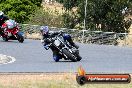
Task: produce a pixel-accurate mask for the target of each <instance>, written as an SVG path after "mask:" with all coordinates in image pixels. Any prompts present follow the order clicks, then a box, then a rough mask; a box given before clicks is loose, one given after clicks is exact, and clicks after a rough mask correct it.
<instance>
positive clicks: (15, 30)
mask: <svg viewBox="0 0 132 88" xmlns="http://www.w3.org/2000/svg"><path fill="white" fill-rule="evenodd" d="M0 30H1V31H0V32H1V33H0V35H1V37H2V38H3V40H4V41H8V40H18V41H19V42H20V43H23V41H24V36H23V35H24V34H23V32H20V31H19V27H18V25H17V23H16V22H15V21H14V20H11V19H9V20H7V21H6V22H5V23H4V24H3V25H2V27H1V29H0Z"/></svg>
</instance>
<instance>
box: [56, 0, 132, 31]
mask: <svg viewBox="0 0 132 88" xmlns="http://www.w3.org/2000/svg"><path fill="white" fill-rule="evenodd" d="M57 1H58V2H59V3H62V4H63V6H64V7H65V10H66V13H65V14H64V17H65V20H64V22H65V25H66V26H68V27H70V28H74V27H75V26H76V25H79V27H80V26H82V28H84V27H83V22H84V18H85V14H84V13H85V12H84V11H85V9H84V6H85V5H86V0H57ZM73 8H77V10H76V12H73V11H72V9H73ZM86 12H87V14H86V18H85V19H86V29H90V30H102V31H113V32H128V30H127V29H128V28H129V27H130V25H131V23H132V20H131V19H129V20H124V19H125V17H126V15H128V14H129V15H132V1H131V0H87V9H86ZM73 15H74V16H73Z"/></svg>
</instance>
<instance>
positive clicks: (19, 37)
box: [17, 32, 24, 43]
mask: <svg viewBox="0 0 132 88" xmlns="http://www.w3.org/2000/svg"><path fill="white" fill-rule="evenodd" d="M17 39H18V41H19V42H20V43H23V41H24V37H23V36H22V34H20V33H19V32H18V33H17Z"/></svg>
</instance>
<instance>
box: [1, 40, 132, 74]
mask: <svg viewBox="0 0 132 88" xmlns="http://www.w3.org/2000/svg"><path fill="white" fill-rule="evenodd" d="M78 45H79V46H80V48H79V50H80V54H81V56H82V57H83V59H82V60H81V61H80V62H70V61H64V60H61V61H60V62H54V61H53V59H52V52H51V50H48V51H47V50H45V49H44V48H43V46H42V44H41V42H40V40H28V39H26V40H25V41H24V43H19V42H18V41H9V42H4V41H3V40H2V39H0V54H5V55H9V56H12V57H15V58H16V61H15V62H13V63H9V64H2V65H0V72H77V69H78V67H79V66H82V67H83V68H84V69H85V70H86V71H87V72H89V73H92V72H95V73H96V72H97V73H132V48H130V47H119V46H111V45H89V44H80V43H78Z"/></svg>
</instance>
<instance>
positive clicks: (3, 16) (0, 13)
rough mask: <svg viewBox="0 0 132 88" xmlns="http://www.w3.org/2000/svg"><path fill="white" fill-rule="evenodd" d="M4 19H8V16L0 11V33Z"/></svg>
mask: <svg viewBox="0 0 132 88" xmlns="http://www.w3.org/2000/svg"><path fill="white" fill-rule="evenodd" d="M6 20H9V18H8V17H7V16H5V15H4V13H3V12H2V11H0V34H2V32H1V31H2V28H1V26H2V24H4V23H5V21H6Z"/></svg>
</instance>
